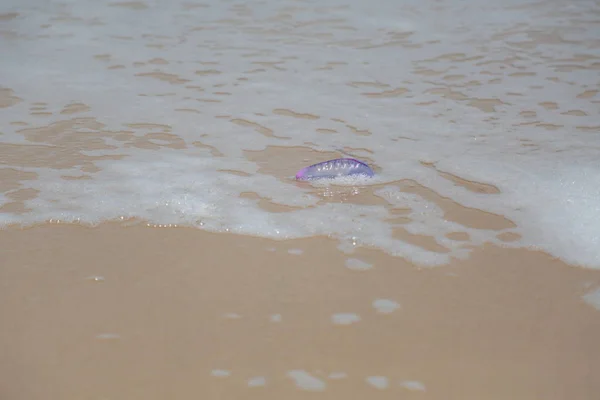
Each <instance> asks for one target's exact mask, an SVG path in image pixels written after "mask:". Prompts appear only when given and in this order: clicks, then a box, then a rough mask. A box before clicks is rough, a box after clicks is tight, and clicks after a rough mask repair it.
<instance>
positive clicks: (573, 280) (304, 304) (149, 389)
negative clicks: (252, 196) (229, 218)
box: [0, 224, 600, 400]
mask: <svg viewBox="0 0 600 400" xmlns="http://www.w3.org/2000/svg"><path fill="white" fill-rule="evenodd" d="M0 254H1V255H2V256H1V263H0V285H1V287H0V317H1V320H2V329H1V330H0V377H2V378H1V379H0V399H2V400H37V399H44V400H55V399H56V400H59V399H60V400H70V399H78V400H79V399H95V400H100V399H103V400H104V399H113V400H114V399H127V400H132V399H146V400H148V399H259V398H260V399H286V400H287V399H296V398H315V399H317V398H318V399H366V398H376V399H377V398H381V399H384V398H385V399H388V398H389V399H444V400H452V399H461V400H469V399H478V400H492V399H502V400H506V399H511V400H519V399H523V400H525V399H527V400H530V399H545V400H551V399H557V400H559V399H560V400H565V399H569V400H570V399H573V400H575V399H577V400H584V399H590V400H592V399H594V400H595V399H598V398H600V379H599V377H600V345H599V344H598V338H600V311H598V310H596V309H594V308H593V307H592V306H590V305H589V304H586V303H585V302H584V301H583V300H582V296H583V295H584V294H585V293H587V292H589V290H590V288H593V287H596V286H598V285H600V273H599V272H598V271H591V270H585V269H580V268H576V267H573V266H568V265H565V264H564V263H562V262H560V261H557V260H554V259H552V258H551V257H549V256H547V255H545V254H542V253H539V252H534V251H529V250H511V249H501V248H498V247H493V246H487V247H484V248H479V249H476V250H475V251H474V252H473V254H472V256H471V257H470V258H469V259H468V260H465V261H456V262H454V263H453V264H452V265H449V266H443V267H437V268H431V269H427V268H426V269H423V268H417V267H416V266H414V265H411V264H410V263H408V262H406V261H403V260H402V259H400V258H392V257H389V256H387V255H385V254H383V253H381V252H378V251H371V250H366V249H359V250H357V252H356V253H355V254H353V255H351V256H348V255H345V254H343V253H341V252H340V251H339V250H338V249H337V248H336V243H335V242H334V241H333V240H330V239H327V238H312V239H306V240H294V241H284V242H275V241H271V240H266V239H259V238H251V237H241V236H235V235H228V234H211V233H206V232H202V231H199V230H194V229H184V228H168V229H164V228H163V229H160V228H148V227H146V226H133V227H122V226H118V225H116V224H104V225H101V226H99V227H95V228H88V227H82V226H74V225H70V226H69V225H56V224H55V225H50V224H48V225H43V226H37V227H34V228H28V229H17V228H11V229H7V230H3V231H0ZM349 257H352V258H358V259H360V260H362V261H364V262H365V263H366V264H362V265H363V266H366V265H367V264H371V265H372V268H369V269H364V270H356V269H355V270H353V269H350V268H348V267H347V266H346V260H347V259H348V258H349ZM378 299H379V302H376V300H378ZM374 302H375V303H374ZM395 303H397V306H396V305H395ZM382 311H385V312H382ZM335 321H337V322H338V323H337V324H336V323H334V322H335ZM339 322H342V323H339ZM299 370H303V371H305V372H304V373H300V372H297V371H299ZM291 371H296V372H295V374H296V375H294V376H296V378H295V379H294V378H293V377H292V376H291V375H290V372H291ZM332 373H333V374H334V377H335V374H337V375H338V376H337V377H338V378H340V379H332V377H330V374H332ZM340 373H344V374H340ZM292 374H294V372H292ZM309 375H310V376H309ZM302 376H304V378H302ZM311 377H312V378H311ZM383 377H385V378H383ZM407 381H408V382H410V383H406V382H407ZM386 385H387V387H386ZM377 386H378V387H377Z"/></svg>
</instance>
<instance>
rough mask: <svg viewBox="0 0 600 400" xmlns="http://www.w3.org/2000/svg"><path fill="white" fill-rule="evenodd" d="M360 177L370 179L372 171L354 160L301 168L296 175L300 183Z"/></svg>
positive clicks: (346, 159)
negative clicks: (343, 177)
mask: <svg viewBox="0 0 600 400" xmlns="http://www.w3.org/2000/svg"><path fill="white" fill-rule="evenodd" d="M354 175H362V176H367V177H372V176H373V175H374V173H373V170H372V169H371V167H369V166H368V165H367V164H365V163H364V162H362V161H359V160H356V159H354V158H336V159H335V160H329V161H324V162H321V163H318V164H314V165H311V166H308V167H305V168H302V169H301V170H300V171H298V173H297V174H296V179H298V180H301V181H307V180H313V179H333V178H338V177H342V176H354Z"/></svg>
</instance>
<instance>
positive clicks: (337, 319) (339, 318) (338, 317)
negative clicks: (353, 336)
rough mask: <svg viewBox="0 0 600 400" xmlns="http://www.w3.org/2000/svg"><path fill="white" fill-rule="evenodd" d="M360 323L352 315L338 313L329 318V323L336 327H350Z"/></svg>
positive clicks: (356, 317)
mask: <svg viewBox="0 0 600 400" xmlns="http://www.w3.org/2000/svg"><path fill="white" fill-rule="evenodd" d="M358 321H360V317H359V316H358V315H357V314H354V313H339V314H334V315H332V316H331V322H333V323H334V324H336V325H351V324H354V323H356V322H358Z"/></svg>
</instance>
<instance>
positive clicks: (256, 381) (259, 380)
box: [248, 376, 267, 387]
mask: <svg viewBox="0 0 600 400" xmlns="http://www.w3.org/2000/svg"><path fill="white" fill-rule="evenodd" d="M266 385H267V378H265V377H264V376H257V377H254V378H250V379H248V387H260V386H266Z"/></svg>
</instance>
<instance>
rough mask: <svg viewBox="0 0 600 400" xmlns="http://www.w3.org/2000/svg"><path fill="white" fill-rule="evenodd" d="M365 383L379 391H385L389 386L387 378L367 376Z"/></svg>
mask: <svg viewBox="0 0 600 400" xmlns="http://www.w3.org/2000/svg"><path fill="white" fill-rule="evenodd" d="M366 381H367V383H368V384H369V385H371V386H373V387H374V388H376V389H379V390H383V389H387V388H388V386H389V381H388V378H386V377H385V376H369V377H367V378H366Z"/></svg>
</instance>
